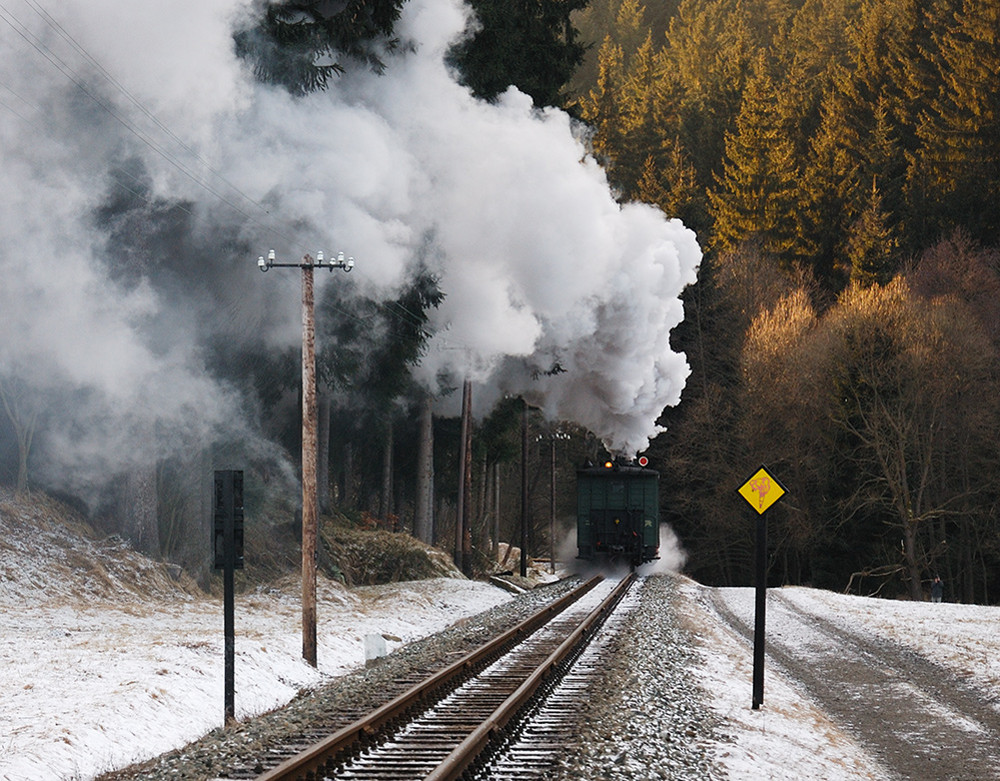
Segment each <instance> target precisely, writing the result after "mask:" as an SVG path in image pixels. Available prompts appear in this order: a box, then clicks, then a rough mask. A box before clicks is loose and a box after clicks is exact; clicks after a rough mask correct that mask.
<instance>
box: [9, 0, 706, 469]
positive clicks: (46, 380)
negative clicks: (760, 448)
mask: <svg viewBox="0 0 1000 781" xmlns="http://www.w3.org/2000/svg"><path fill="white" fill-rule="evenodd" d="M161 5H162V4H161ZM5 9H6V10H5V11H4V12H3V13H4V15H3V17H2V18H0V63H2V67H0V73H2V74H3V75H2V76H0V144H2V146H0V154H2V158H0V165H2V171H3V176H4V181H5V184H6V186H5V187H4V188H3V190H2V191H0V237H2V240H3V243H2V245H0V311H2V313H3V319H4V324H5V330H6V338H5V339H4V340H3V341H2V343H0V378H2V377H3V376H5V375H6V376H17V377H19V378H20V379H22V380H23V381H24V382H26V383H28V384H29V385H30V386H31V388H33V389H34V394H33V398H34V399H35V400H36V402H37V403H39V404H40V405H41V406H43V408H44V410H43V414H45V415H47V418H46V421H45V426H44V433H45V439H44V440H43V441H42V442H41V443H40V444H39V447H41V448H43V449H44V453H45V458H46V459H47V460H49V461H50V463H51V464H53V465H54V467H53V470H54V471H56V470H55V466H58V465H62V466H66V465H72V466H74V468H77V469H82V468H83V464H85V463H91V464H92V465H93V466H94V467H95V468H98V469H100V470H102V471H103V470H112V469H114V468H116V467H124V466H128V465H129V463H130V462H131V461H134V460H135V459H141V458H149V457H156V456H160V455H163V454H165V453H168V452H172V451H173V450H176V449H177V448H184V447H188V446H189V445H191V444H195V443H196V442H199V441H202V440H210V439H211V438H212V437H213V436H215V435H216V434H218V433H219V432H222V431H228V432H229V433H230V434H232V433H233V432H234V431H237V432H242V434H246V431H245V430H244V428H243V424H242V423H241V421H240V420H238V419H235V418H234V410H235V409H236V400H235V399H236V397H235V395H234V394H233V392H232V391H231V390H229V389H228V388H227V387H225V386H224V385H221V384H220V383H219V382H218V381H214V380H213V379H211V376H210V373H209V372H208V370H207V366H206V360H207V359H206V350H205V346H206V344H207V343H208V342H209V336H210V335H211V336H215V337H218V338H223V339H224V338H231V339H234V340H238V339H246V338H247V335H248V334H253V335H255V336H259V337H260V339H261V340H262V341H269V342H272V343H278V344H289V345H290V344H295V343H296V341H297V339H298V324H297V316H298V309H297V304H296V299H297V294H298V293H297V286H296V280H295V277H294V276H293V275H291V274H286V275H281V273H280V272H274V273H272V274H269V275H268V276H267V277H262V276H261V275H260V274H259V272H258V271H257V270H256V267H255V264H254V259H255V258H256V256H257V255H258V254H262V253H264V252H266V251H267V249H268V248H269V247H274V248H275V249H276V250H277V251H278V254H279V256H281V257H282V258H283V259H286V260H297V259H298V258H299V257H301V256H302V254H304V253H305V252H313V251H315V250H316V249H325V250H327V251H328V252H329V251H335V250H337V249H343V250H345V251H346V252H348V253H349V254H351V255H353V256H355V257H356V258H357V261H358V265H357V268H356V270H355V272H354V277H353V278H354V279H359V278H360V279H361V280H362V284H363V285H365V286H366V287H369V288H370V289H371V290H372V291H376V292H377V291H383V292H388V291H392V290H394V289H395V288H396V287H398V286H399V285H400V284H401V283H402V282H403V281H404V280H405V279H406V278H407V274H408V272H409V270H410V269H411V267H412V266H413V264H414V263H415V262H417V258H422V259H423V260H424V262H430V263H431V264H432V268H431V270H432V271H433V272H435V273H436V274H437V275H438V276H439V278H440V285H441V287H442V289H443V290H444V292H445V293H446V295H447V298H446V299H445V302H444V304H443V306H442V307H441V308H440V310H438V311H436V312H435V313H434V318H435V322H434V325H435V327H436V328H437V336H435V338H434V340H433V343H432V349H431V350H430V351H429V353H428V355H427V357H426V360H425V362H424V364H423V366H422V367H421V373H422V376H424V377H425V378H427V380H428V381H430V380H431V379H432V378H433V377H435V376H436V375H437V374H438V372H440V371H442V370H447V371H453V372H457V373H458V374H459V375H461V374H468V375H470V376H472V377H473V379H475V381H476V382H478V383H480V384H481V385H482V386H483V388H484V391H485V390H486V389H488V390H489V392H490V393H492V394H497V393H500V392H508V393H524V394H526V395H527V396H529V397H531V399H532V400H533V401H535V402H536V403H539V404H541V405H543V407H544V408H545V410H546V411H547V412H548V413H549V414H551V415H552V416H554V417H561V418H568V419H573V420H575V421H577V422H579V423H581V424H583V425H585V426H587V427H588V428H590V429H592V430H594V431H595V432H597V433H598V434H599V435H601V436H602V437H603V438H604V440H605V442H606V443H607V444H608V445H609V446H610V447H612V448H613V449H616V450H624V451H629V450H631V451H634V450H639V449H642V448H644V447H645V445H646V443H647V441H648V439H649V437H651V436H653V435H654V434H655V433H656V431H657V428H656V425H655V420H656V418H657V416H658V415H659V413H660V411H661V410H662V408H663V407H664V406H665V405H667V404H674V403H676V402H677V401H678V399H679V397H680V391H681V389H682V387H683V383H684V380H685V377H686V374H687V366H686V363H685V361H684V359H683V356H681V355H678V354H676V353H674V352H673V351H672V350H671V349H670V346H669V343H668V338H669V331H670V329H671V328H672V327H673V326H675V325H676V324H677V323H678V322H679V321H680V320H681V318H682V314H683V313H682V310H681V305H680V302H679V300H678V295H679V294H680V292H681V290H682V289H683V288H684V286H685V285H687V284H690V283H692V282H694V280H695V274H696V269H697V266H698V263H699V261H700V250H699V248H698V246H697V243H696V241H695V238H694V235H693V234H692V233H691V232H690V231H688V230H687V229H685V228H684V227H683V226H682V225H681V224H680V223H679V222H676V221H671V220H666V219H664V218H663V217H662V216H661V215H660V214H659V213H658V212H657V211H656V210H654V209H653V208H651V207H648V206H643V205H627V206H624V207H620V206H619V205H618V204H616V203H615V201H614V198H613V196H612V193H611V192H610V189H609V187H608V184H607V182H606V179H605V177H604V174H603V172H602V170H601V169H600V167H599V166H598V165H597V164H596V163H595V162H594V160H593V159H592V158H590V157H589V156H588V155H587V153H586V149H585V147H584V145H583V143H582V142H581V141H580V139H579V138H578V137H577V134H576V133H575V132H574V128H573V126H572V123H571V121H570V119H569V118H568V117H567V116H566V115H565V114H563V113H562V112H559V111H554V110H550V111H544V112H538V111H535V110H533V109H532V107H531V103H530V100H529V99H528V98H527V97H525V96H524V95H521V94H520V93H518V92H517V91H516V90H513V89H511V90H509V91H508V92H507V93H506V94H505V95H503V96H502V97H501V99H500V100H499V101H498V102H497V104H495V105H489V104H486V103H483V102H480V101H476V100H474V99H473V98H472V97H471V96H470V95H469V94H468V92H467V90H465V89H464V88H462V87H460V86H459V85H458V84H457V83H456V82H455V80H454V79H453V77H452V74H450V73H449V72H448V70H447V68H446V66H445V65H444V61H443V57H444V53H445V52H446V51H447V48H448V47H449V45H450V44H451V43H452V42H453V41H454V40H455V39H456V37H457V36H459V35H461V33H462V31H463V30H464V29H465V26H466V23H467V20H468V11H467V9H466V8H465V7H464V6H463V5H462V4H461V3H458V2H455V1H454V0H411V2H409V3H408V4H407V6H406V7H405V9H404V15H403V18H402V19H401V21H400V24H399V27H398V32H399V34H400V35H401V37H402V38H403V39H404V40H405V41H408V42H412V43H413V44H414V45H413V47H412V50H408V51H406V52H405V53H402V54H399V55H394V56H390V57H389V58H388V60H387V65H388V67H387V70H386V73H385V74H384V75H382V76H377V75H374V74H372V73H369V72H367V71H365V70H364V69H363V68H362V67H360V66H358V67H354V68H352V69H350V70H349V71H348V73H347V74H346V75H345V76H343V77H340V78H338V79H337V80H335V81H334V82H333V83H332V85H331V88H330V89H329V90H328V91H327V92H324V93H319V94H314V95H310V96H307V97H306V98H292V97H290V96H289V95H287V94H286V93H284V92H283V91H281V90H279V89H275V88H270V87H264V86H261V85H258V84H255V83H254V82H253V80H252V78H251V76H250V74H249V72H248V69H247V68H246V66H245V65H244V64H242V63H240V62H239V61H238V60H237V59H236V57H235V55H234V53H233V43H232V33H233V30H234V29H236V28H238V27H239V26H242V25H246V24H249V23H251V21H250V20H251V17H252V12H253V11H255V10H259V8H257V4H256V3H254V2H252V1H251V0H183V1H180V0H179V1H178V2H172V3H170V4H168V5H164V6H163V7H162V8H161V7H160V5H157V4H152V5H150V4H144V3H128V2H125V1H124V0H97V1H96V2H95V0H86V2H85V1H84V0H64V1H63V2H61V3H60V4H59V5H58V7H51V8H49V9H48V11H49V12H51V14H52V16H51V17H49V16H48V15H47V13H46V10H45V9H44V8H43V7H42V6H41V5H39V4H38V2H36V0H14V2H12V3H8V4H7V5H6V6H5ZM404 48H406V47H404ZM95 60H96V61H97V62H95ZM108 74H110V75H111V77H112V79H113V80H109V79H108ZM151 116H152V117H155V121H154V120H153V119H152V118H151ZM115 198H119V199H122V198H124V199H133V200H136V199H140V200H141V199H144V201H145V205H144V206H143V208H141V209H139V210H138V211H139V213H140V214H141V213H145V214H146V215H147V217H148V219H147V220H145V221H143V220H142V219H139V220H134V221H132V222H121V221H119V222H115V220H114V218H113V217H112V218H108V219H105V220H103V221H102V219H101V218H100V215H101V214H102V209H106V208H107V204H108V201H109V200H112V199H115ZM137 235H139V236H140V238H139V239H137V238H136V236H137ZM116 242H118V244H122V243H125V244H128V246H129V247H131V248H132V249H131V250H130V252H131V254H129V255H128V263H126V264H125V265H124V266H123V261H122V253H121V252H118V253H117V254H115V252H114V251H112V250H113V246H115V243H116ZM339 282H340V280H339V279H338V278H337V277H334V278H333V279H330V278H326V279H323V280H322V281H321V285H324V284H339ZM318 292H319V294H320V295H321V294H322V288H321V289H320V290H319V291H318ZM555 362H558V364H559V365H560V366H561V367H562V368H563V369H565V370H566V371H565V372H564V373H561V374H555V375H552V376H542V377H541V378H540V379H538V378H533V376H532V371H531V369H532V368H540V369H543V370H544V369H547V368H549V367H551V366H552V365H553V364H554V363H555ZM483 395H484V396H486V395H489V393H485V392H484V393H483ZM135 443H141V445H142V448H141V450H139V451H137V450H136V449H135V447H134V445H135ZM95 461H96V462H97V463H95ZM116 462H117V463H116Z"/></svg>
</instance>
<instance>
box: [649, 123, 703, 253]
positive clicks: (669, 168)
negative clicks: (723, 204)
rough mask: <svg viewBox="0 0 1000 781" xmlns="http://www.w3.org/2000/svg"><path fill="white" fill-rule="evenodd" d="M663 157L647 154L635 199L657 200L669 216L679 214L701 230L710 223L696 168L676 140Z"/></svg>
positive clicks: (657, 203) (684, 220)
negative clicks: (659, 160) (657, 157)
mask: <svg viewBox="0 0 1000 781" xmlns="http://www.w3.org/2000/svg"><path fill="white" fill-rule="evenodd" d="M660 158H661V160H662V162H661V163H659V164H658V163H657V161H656V159H654V157H653V156H652V155H650V156H649V157H647V158H646V162H645V163H644V164H643V166H642V173H641V174H640V176H639V181H638V183H637V184H636V199H637V200H639V201H642V202H643V203H653V204H656V205H657V206H659V207H660V210H661V211H662V212H663V213H664V214H665V215H667V217H677V218H678V219H680V221H681V222H683V223H684V224H685V225H686V226H687V227H689V228H691V229H692V230H694V231H695V232H696V233H699V234H702V233H703V232H704V231H705V230H706V229H707V227H708V226H707V223H708V218H707V204H706V202H705V190H704V188H703V187H701V185H700V184H699V183H698V176H697V172H696V171H695V170H694V167H693V166H692V165H691V163H690V162H689V161H688V159H687V156H686V155H685V154H684V150H683V149H681V145H680V143H679V142H678V141H676V140H675V141H673V142H669V143H668V146H667V150H666V153H665V154H664V153H661V155H660Z"/></svg>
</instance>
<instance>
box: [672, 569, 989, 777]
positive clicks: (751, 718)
mask: <svg viewBox="0 0 1000 781" xmlns="http://www.w3.org/2000/svg"><path fill="white" fill-rule="evenodd" d="M682 593H683V594H684V596H685V601H684V603H683V607H682V609H683V610H684V611H685V612H686V614H687V615H688V618H689V626H692V627H694V628H695V631H696V632H697V635H698V644H699V646H700V647H701V652H702V656H703V660H704V663H703V665H702V667H701V668H700V669H698V670H697V671H696V676H697V678H698V679H699V680H700V681H701V684H702V686H703V687H704V688H705V689H706V690H707V691H708V692H710V693H711V705H712V708H713V710H715V712H716V713H717V714H718V715H720V716H721V717H722V718H723V719H724V720H725V725H724V727H723V731H724V732H727V733H729V734H730V735H731V736H732V738H733V742H732V744H727V743H724V742H723V743H720V744H719V745H718V746H717V750H716V756H717V757H718V758H719V759H720V761H721V763H722V765H723V766H724V767H725V768H726V769H727V770H728V772H729V776H730V778H733V779H749V778H753V779H788V780H789V781H792V779H802V778H809V779H826V780H827V781H849V780H853V779H873V781H881V779H885V778H890V777H894V776H893V774H892V773H891V772H890V771H889V770H888V769H887V768H886V767H885V766H884V765H883V764H882V762H881V761H880V760H879V759H878V758H876V757H875V756H873V755H872V753H871V752H870V750H869V749H867V748H866V747H864V746H862V745H861V744H860V743H859V742H858V740H857V737H856V735H857V732H858V731H862V732H863V731H864V727H863V726H862V724H860V723H858V722H855V723H853V724H846V723H837V722H836V721H835V720H834V719H833V718H832V717H831V716H830V715H829V714H828V713H826V712H824V711H823V710H822V709H821V708H820V707H819V706H818V705H817V704H816V703H815V702H814V701H813V700H812V699H811V698H810V697H809V696H808V695H807V694H806V693H805V687H804V686H803V684H802V683H801V681H799V680H796V679H795V678H794V677H792V676H789V674H788V672H787V671H786V670H783V669H780V668H779V667H778V666H777V665H775V664H774V663H773V662H772V660H771V659H770V658H769V659H768V661H767V663H766V664H765V685H764V705H763V707H762V708H760V709H759V710H753V709H752V708H751V702H752V670H753V659H752V653H751V646H750V643H749V640H748V639H747V638H746V637H741V636H739V635H738V634H737V633H736V632H735V631H734V630H733V629H732V627H731V626H730V625H729V624H728V623H726V622H725V621H722V620H720V616H719V615H718V613H717V611H716V610H715V609H713V605H718V604H722V605H724V606H725V607H726V609H728V610H730V611H732V614H733V615H734V616H735V617H736V618H738V619H739V620H741V621H742V622H743V623H744V624H746V625H748V626H751V627H752V626H753V617H754V599H755V592H754V589H752V588H733V589H710V588H706V587H704V586H701V585H699V584H697V583H694V582H691V581H687V582H685V583H684V584H683V585H682ZM781 602H787V603H788V604H789V605H790V606H791V607H792V608H794V609H798V610H800V611H801V613H802V614H803V615H804V616H805V618H806V622H807V623H808V622H809V620H810V619H811V618H814V619H817V620H819V621H829V622H830V623H831V624H832V625H833V626H834V627H843V628H845V629H847V630H851V631H853V632H856V633H860V634H861V635H862V636H864V637H867V638H870V639H871V640H872V641H875V642H878V641H892V642H893V643H896V644H899V645H900V646H903V647H904V648H906V649H909V650H912V651H914V652H916V653H918V654H921V655H923V656H925V657H926V658H927V659H929V660H931V661H933V662H936V663H937V664H939V665H941V666H942V667H944V668H945V669H946V670H947V671H949V672H950V673H952V674H953V675H954V676H955V677H956V678H958V679H959V680H964V681H965V682H967V683H969V684H970V685H971V687H972V688H973V689H974V690H976V691H978V692H979V693H981V697H982V699H983V700H988V701H991V702H993V703H996V702H998V701H1000V634H998V633H997V631H996V627H997V625H998V622H1000V608H998V607H983V606H975V605H958V604H948V603H945V604H931V603H926V602H924V603H916V602H903V601H896V600H882V599H870V598H865V597H856V596H849V595H844V594H836V593H832V592H828V591H819V590H816V589H808V588H798V587H787V588H781V589H771V590H769V592H768V607H767V611H766V615H767V616H768V623H767V631H766V633H765V635H766V638H767V641H766V642H767V645H768V649H769V651H770V649H771V648H772V646H773V647H778V646H779V645H780V646H781V647H783V648H786V649H792V652H793V655H794V656H796V657H797V659H798V660H799V661H800V663H801V665H802V666H805V667H809V666H811V665H820V664H822V663H823V661H824V657H829V656H831V655H834V654H838V653H840V651H839V649H838V647H837V645H836V643H835V642H834V641H833V640H832V639H831V640H828V642H825V643H817V642H816V636H815V632H809V631H807V630H806V628H805V625H803V624H800V625H799V626H798V627H796V625H795V624H794V622H790V621H788V620H787V618H785V617H783V616H781V614H780V613H779V611H778V610H777V608H778V607H779V605H780V604H781ZM779 619H782V620H779ZM886 693H888V692H886ZM846 696H847V693H846V692H845V698H846ZM908 707H909V708H910V709H916V710H918V711H919V710H920V709H921V708H928V709H935V708H937V710H938V715H936V716H935V717H934V718H949V714H947V713H945V709H944V708H940V707H938V704H937V703H933V702H931V703H921V702H920V701H919V700H918V695H917V693H916V690H914V692H913V694H912V696H911V699H910V701H909V703H908ZM994 707H995V706H994ZM857 709H858V710H857V711H856V712H857V713H861V712H862V711H863V710H864V709H865V704H864V703H863V702H862V703H859V704H858V705H857ZM951 717H952V718H955V719H956V720H958V721H961V720H962V717H961V716H960V715H954V714H952V715H951ZM859 722H860V719H859ZM852 727H853V728H854V731H853V732H852ZM963 728H966V729H969V730H971V731H972V732H976V731H980V732H981V731H982V728H981V727H979V726H978V725H975V724H966V725H963ZM886 730H887V732H888V725H887V726H886ZM913 739H914V741H915V743H914V747H913V748H914V750H916V737H914V738H913ZM939 748H940V746H939ZM971 748H972V747H971V743H970V746H969V749H970V750H971ZM904 750H905V747H904ZM945 759H947V758H945ZM930 777H934V778H937V777H949V778H950V777H959V776H954V775H950V776H949V775H945V776H937V775H935V776H927V778H930ZM989 777H990V778H993V777H994V776H989ZM977 778H978V776H977Z"/></svg>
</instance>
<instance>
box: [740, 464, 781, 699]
mask: <svg viewBox="0 0 1000 781" xmlns="http://www.w3.org/2000/svg"><path fill="white" fill-rule="evenodd" d="M737 493H739V495H740V496H742V497H743V498H744V499H746V501H747V503H748V504H749V505H750V506H751V507H752V508H753V509H754V510H756V511H757V561H756V565H757V566H756V570H757V572H756V578H755V579H756V584H755V585H756V588H757V593H756V607H755V610H754V626H753V704H752V707H753V710H758V709H759V708H760V706H761V705H763V704H764V622H765V616H766V612H767V519H766V518H765V517H764V513H765V512H767V510H768V508H769V507H771V505H773V504H774V503H775V502H777V501H778V500H779V499H780V498H781V497H782V496H784V495H785V494H786V493H787V491H786V490H785V487H784V486H783V485H782V484H781V483H780V482H779V481H778V478H776V477H774V476H773V475H772V474H771V473H770V472H768V471H767V468H766V467H764V466H761V467H760V469H758V470H757V471H756V472H754V473H753V474H752V475H751V476H750V477H749V478H748V479H747V480H746V482H744V483H743V485H741V486H740V487H739V489H737Z"/></svg>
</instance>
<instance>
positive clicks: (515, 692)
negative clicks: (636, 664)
mask: <svg viewBox="0 0 1000 781" xmlns="http://www.w3.org/2000/svg"><path fill="white" fill-rule="evenodd" d="M633 581H634V577H633V576H630V577H628V578H626V579H624V580H622V581H619V582H607V581H602V580H601V579H600V578H594V579H591V580H589V581H587V582H586V583H584V584H582V585H581V586H580V587H579V588H578V589H576V590H574V591H573V592H570V593H569V594H567V595H566V596H564V597H563V598H562V599H560V600H558V601H557V602H555V603H553V604H552V605H549V606H548V607H547V608H545V609H544V610H542V611H539V612H538V613H536V614H535V615H534V616H532V617H531V618H529V619H527V620H526V621H524V622H522V623H521V624H519V625H518V626H515V627H513V628H512V629H510V630H508V631H507V632H505V633H504V634H503V635H501V636H500V637H498V638H496V639H495V640H493V641H491V642H490V643H488V644H486V645H485V646H482V647H481V648H479V649H477V650H476V651H473V652H472V653H471V654H468V655H467V656H465V657H463V658H462V659H460V660H459V661H457V662H455V663H453V664H451V665H450V666H449V667H447V668H445V669H444V670H441V671H440V672H438V673H436V674H435V675H433V676H431V677H430V678H428V679H427V680H425V681H422V682H420V683H419V684H417V685H415V686H413V687H412V688H411V689H409V690H407V691H406V692H404V693H403V694H402V695H400V696H398V697H396V698H395V699H394V700H393V701H391V702H389V703H387V704H386V705H383V706H382V707H380V708H378V709H377V710H375V711H373V712H372V713H370V714H368V715H366V716H364V717H363V718H361V719H358V720H357V721H355V722H354V723H352V724H351V725H349V726H347V727H345V728H343V729H340V730H338V731H337V732H336V733H334V734H333V735H330V736H329V737H326V738H324V739H322V740H320V741H318V742H317V743H316V744H314V745H312V746H310V747H309V748H307V749H305V750H303V751H301V752H300V753H298V754H297V755H295V756H293V757H291V758H289V759H286V760H285V761H283V762H282V763H281V764H280V765H278V766H277V767H275V768H273V769H272V770H270V771H268V772H266V773H264V774H263V775H261V776H259V779H258V781H291V780H292V779H309V781H314V780H318V779H327V778H329V779H352V780H356V781H366V780H372V781H374V780H375V779H378V780H379V781H397V780H398V781H404V780H405V781H413V780H414V779H426V781H450V780H451V779H458V778H462V777H466V778H471V777H473V776H475V777H477V778H480V777H489V775H490V772H491V771H489V770H488V769H486V770H484V769H482V768H485V767H487V765H488V764H489V762H490V761H492V759H494V758H496V757H501V758H502V757H503V756H505V755H506V754H509V752H510V751H512V750H513V751H514V752H515V753H514V754H511V756H515V757H518V759H517V760H516V762H517V763H522V762H524V761H527V760H529V759H530V757H531V756H535V757H536V758H539V757H540V756H541V755H544V754H546V753H549V754H550V753H551V750H552V749H553V744H554V742H556V741H558V740H560V738H558V737H557V735H559V734H563V733H565V731H566V729H567V723H568V721H569V720H570V719H572V718H573V716H574V715H575V710H574V709H573V707H572V698H573V691H574V689H575V687H579V686H580V684H579V682H578V681H577V682H576V683H574V678H573V677H572V676H571V677H569V678H568V679H567V680H566V681H565V682H564V683H563V684H561V685H560V681H562V679H563V674H564V673H565V672H566V670H567V669H568V668H569V666H570V665H571V664H572V662H573V661H574V660H575V659H576V658H577V657H579V656H580V655H581V654H582V653H584V648H585V647H586V644H587V641H588V640H589V638H590V637H591V636H592V635H593V634H594V633H595V632H596V630H597V629H598V628H599V627H600V625H601V624H602V623H603V621H604V620H605V619H606V618H607V617H608V615H610V614H611V613H612V612H613V611H614V608H615V606H616V605H617V604H618V602H619V601H620V600H621V599H622V597H623V596H624V595H625V593H626V592H627V591H628V589H629V587H630V586H631V584H632V582H633ZM557 686H559V687H560V693H559V697H557V698H556V701H555V703H554V704H553V705H552V706H551V708H550V713H549V714H548V715H546V716H544V717H543V718H542V720H541V722H540V724H541V726H534V727H531V728H529V729H527V730H522V729H521V727H522V722H523V721H524V719H525V718H526V717H527V715H528V714H530V713H531V712H533V711H538V710H539V708H541V707H542V706H540V705H539V704H538V703H539V702H541V700H542V698H543V697H544V695H546V694H548V693H551V692H552V691H553V690H554V689H555V688H556V687H557ZM560 698H561V699H560ZM559 725H562V726H559ZM569 729H570V730H571V727H569ZM560 730H561V732H560ZM533 731H534V732H533ZM526 736H527V737H526ZM525 740H527V742H525ZM517 746H520V748H519V749H518V748H516V747H517ZM517 751H520V752H521V753H520V754H517V753H516V752H517ZM501 764H502V759H501ZM509 764H510V762H509V760H508V767H507V770H503V771H500V772H499V773H498V777H511V774H510V768H509ZM522 766H523V765H522Z"/></svg>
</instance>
